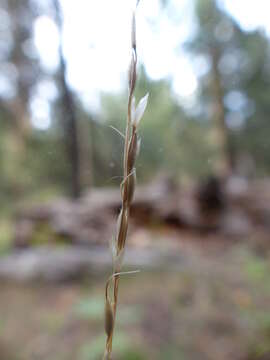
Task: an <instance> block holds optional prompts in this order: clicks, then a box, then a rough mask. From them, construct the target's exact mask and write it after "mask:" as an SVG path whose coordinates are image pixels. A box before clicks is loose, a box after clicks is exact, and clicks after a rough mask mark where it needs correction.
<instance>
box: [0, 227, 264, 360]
mask: <svg viewBox="0 0 270 360" xmlns="http://www.w3.org/2000/svg"><path fill="white" fill-rule="evenodd" d="M134 236H135V235H134ZM136 236H137V239H131V240H130V242H131V244H132V242H133V240H134V241H135V240H136V242H137V243H138V240H139V239H140V241H141V246H146V247H151V246H157V247H162V246H163V247H166V248H169V249H171V250H172V253H173V254H174V256H178V255H179V261H183V259H184V260H185V262H186V264H187V266H185V267H184V269H183V270H179V269H174V268H173V267H170V264H168V268H167V269H162V270H161V269H160V270H156V271H144V269H140V270H141V272H140V273H138V274H136V275H130V276H126V277H123V278H122V280H121V287H120V305H119V311H118V318H117V328H116V337H115V341H114V356H115V357H114V359H120V360H124V359H125V360H144V359H153V360H154V359H157V360H159V359H175V360H176V359H180V360H228V359H230V360H269V359H270V280H269V279H270V256H269V252H268V250H267V247H266V248H265V247H264V246H265V242H263V241H261V242H260V241H258V239H257V238H256V239H255V238H254V237H252V236H251V237H250V238H249V239H243V240H241V241H237V242H234V241H231V240H230V241H229V240H226V239H217V238H216V237H215V235H212V236H208V237H204V239H200V238H199V237H198V235H196V236H194V235H192V236H191V235H190V234H188V233H178V232H176V231H167V230H164V231H160V230H159V231H158V232H155V231H152V230H151V231H145V230H141V231H140V232H138V233H137V234H136ZM256 236H257V237H259V236H261V235H259V234H257V235H256ZM261 243H262V244H263V245H262V246H259V245H258V244H261ZM255 244H256V246H255ZM105 279H106V278H105V276H101V277H100V278H98V279H97V278H89V279H84V280H82V281H81V282H80V283H78V282H76V283H75V282H73V283H66V284H57V285H56V284H54V285H52V284H14V283H12V284H11V283H5V284H1V287H0V359H1V360H75V359H76V360H95V359H101V356H102V352H103V348H104V343H105V335H104V330H103V307H104V300H103V299H104V298H103V295H104V283H105Z"/></svg>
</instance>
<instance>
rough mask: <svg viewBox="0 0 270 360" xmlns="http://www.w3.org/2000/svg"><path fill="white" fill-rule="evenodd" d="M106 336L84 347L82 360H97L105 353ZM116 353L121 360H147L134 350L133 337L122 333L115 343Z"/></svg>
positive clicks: (80, 356) (97, 338) (81, 353)
mask: <svg viewBox="0 0 270 360" xmlns="http://www.w3.org/2000/svg"><path fill="white" fill-rule="evenodd" d="M104 342H105V335H104V336H103V335H101V336H98V337H96V338H94V339H92V341H91V342H90V344H87V345H85V346H83V348H82V349H81V351H80V354H79V359H80V360H97V359H100V357H101V356H102V354H103V351H104ZM113 347H114V351H115V353H116V354H117V356H118V358H119V359H120V360H145V359H146V358H145V357H144V356H143V355H142V354H141V352H140V351H138V350H137V349H136V348H134V344H133V341H132V338H131V336H128V335H126V334H125V333H123V332H121V331H117V333H116V334H115V337H114V342H113Z"/></svg>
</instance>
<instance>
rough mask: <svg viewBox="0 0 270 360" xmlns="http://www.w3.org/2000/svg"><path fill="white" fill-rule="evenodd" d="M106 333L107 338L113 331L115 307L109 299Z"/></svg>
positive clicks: (106, 308)
mask: <svg viewBox="0 0 270 360" xmlns="http://www.w3.org/2000/svg"><path fill="white" fill-rule="evenodd" d="M105 331H106V334H107V336H110V335H111V334H112V331H113V307H112V304H111V302H110V300H109V299H106V301H105Z"/></svg>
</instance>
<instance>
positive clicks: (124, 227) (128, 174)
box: [103, 1, 148, 360]
mask: <svg viewBox="0 0 270 360" xmlns="http://www.w3.org/2000/svg"><path fill="white" fill-rule="evenodd" d="M138 3H139V1H137V5H138ZM136 67H137V53H136V17H135V11H134V12H133V14H132V25H131V61H130V66H129V70H128V90H129V91H128V109H127V110H128V111H127V113H128V116H127V125H126V133H125V135H123V134H122V133H121V132H119V130H117V129H115V130H116V131H117V132H118V133H119V134H120V135H121V136H123V137H124V138H125V145H124V164H123V169H124V180H123V181H122V183H121V185H120V190H121V197H122V207H121V210H120V213H119V215H118V219H117V226H116V235H115V236H114V237H113V238H112V240H111V249H112V259H113V274H112V275H111V277H110V278H109V279H108V281H107V283H106V292H105V331H106V334H107V341H106V348H105V353H104V357H103V360H106V359H107V360H108V359H111V352H112V341H113V332H114V327H115V318H116V308H117V303H118V285H119V279H120V275H123V274H131V273H134V272H137V271H130V272H121V268H122V263H123V257H124V250H125V244H126V238H127V231H128V223H129V213H130V206H131V202H132V199H133V196H134V192H135V185H136V168H135V163H136V157H137V156H138V153H139V149H140V142H141V140H140V138H139V137H138V133H137V128H138V125H139V122H140V120H141V118H142V116H143V114H144V112H145V109H146V106H147V101H148V94H146V95H145V96H144V97H143V98H142V99H141V100H140V101H139V103H138V105H137V107H136V100H135V97H134V90H135V85H136V79H137V73H136ZM110 284H112V286H111V287H112V289H111V292H112V299H113V302H112V301H111V298H110V297H109V294H108V292H109V291H108V290H109V286H110Z"/></svg>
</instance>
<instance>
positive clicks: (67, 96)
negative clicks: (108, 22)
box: [54, 0, 81, 199]
mask: <svg viewBox="0 0 270 360" xmlns="http://www.w3.org/2000/svg"><path fill="white" fill-rule="evenodd" d="M54 7H55V17H56V21H57V25H58V28H59V33H60V43H59V61H60V65H59V80H60V87H61V92H62V94H61V96H62V97H61V105H62V118H63V119H62V120H63V126H64V135H65V143H66V149H67V160H68V161H69V163H70V166H71V172H70V194H71V196H72V197H73V198H75V199H76V198H78V197H79V196H80V193H81V182H80V152H79V143H78V121H77V119H76V109H75V104H74V99H73V96H72V93H71V91H70V89H69V86H68V84H67V77H66V62H65V59H64V55H63V43H62V28H63V24H62V23H63V22H62V15H61V10H60V5H59V2H58V0H54Z"/></svg>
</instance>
